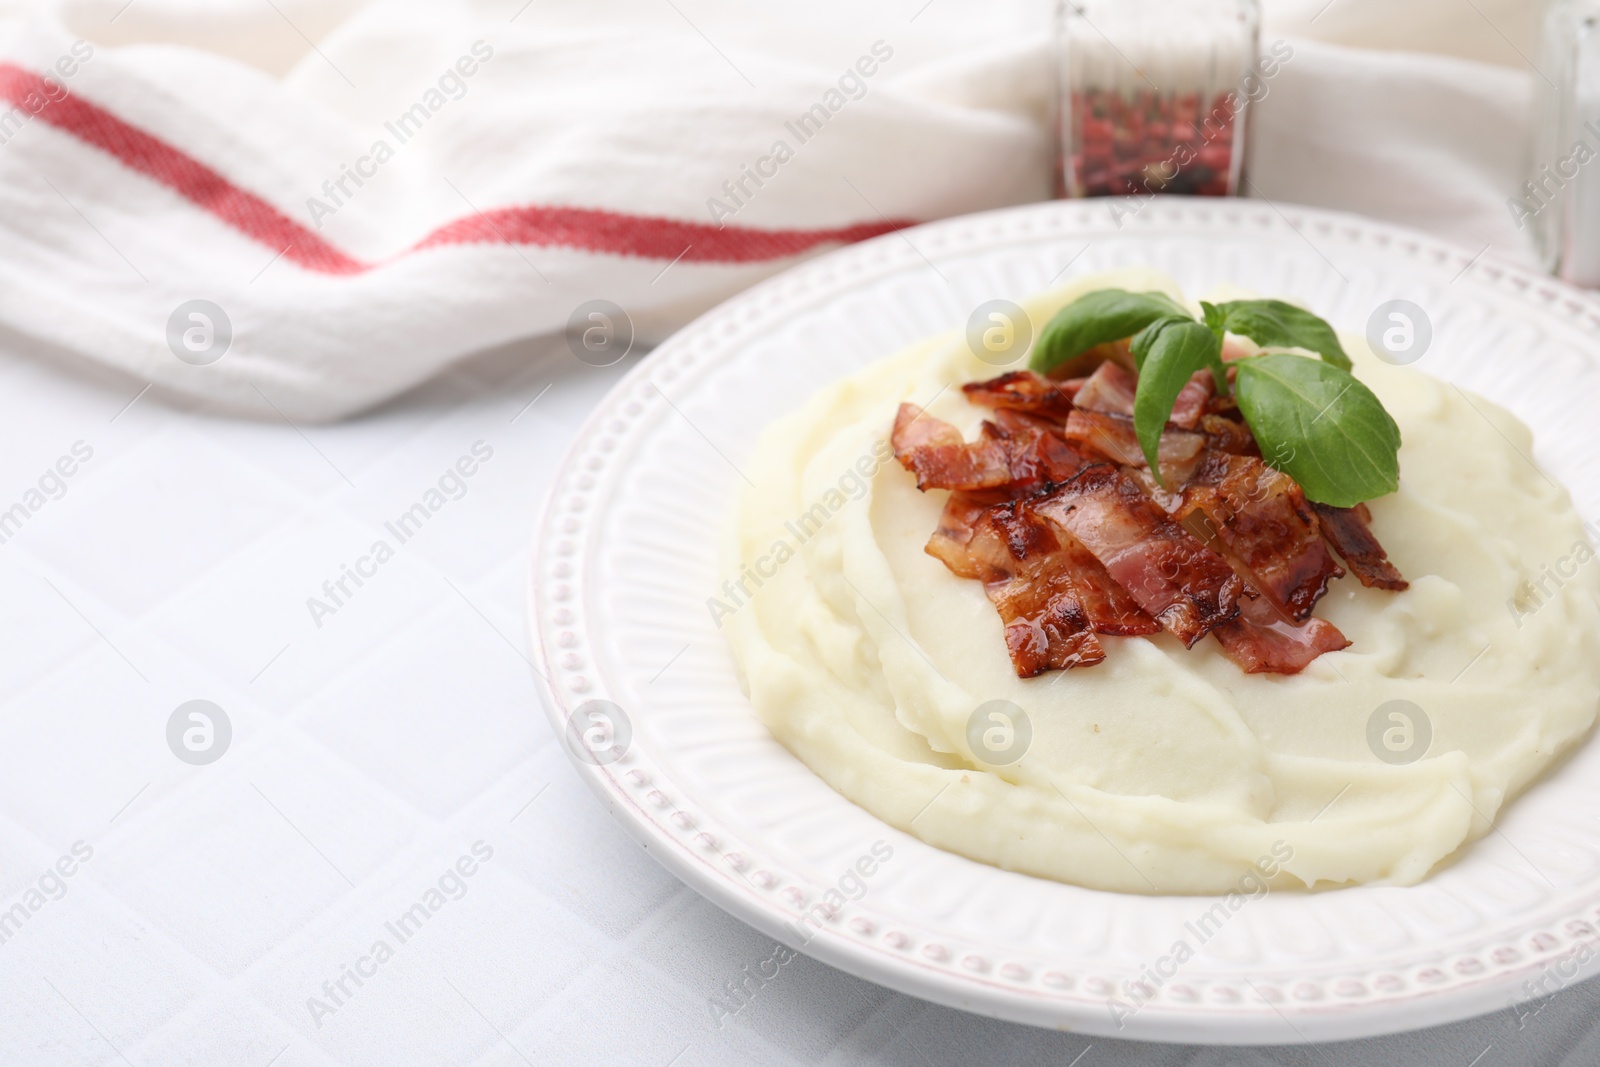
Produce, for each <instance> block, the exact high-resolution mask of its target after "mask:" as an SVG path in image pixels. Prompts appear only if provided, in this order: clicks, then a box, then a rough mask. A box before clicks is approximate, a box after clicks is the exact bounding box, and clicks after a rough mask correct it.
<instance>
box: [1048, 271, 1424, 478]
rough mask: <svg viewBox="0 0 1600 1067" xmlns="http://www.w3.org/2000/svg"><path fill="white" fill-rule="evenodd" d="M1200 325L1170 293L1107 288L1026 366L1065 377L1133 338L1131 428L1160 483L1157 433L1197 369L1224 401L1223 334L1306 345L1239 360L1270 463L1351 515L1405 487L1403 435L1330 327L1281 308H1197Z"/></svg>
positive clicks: (1252, 304) (1244, 394) (1058, 324)
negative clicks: (1100, 348)
mask: <svg viewBox="0 0 1600 1067" xmlns="http://www.w3.org/2000/svg"><path fill="white" fill-rule="evenodd" d="M1201 308H1202V311H1203V313H1204V316H1205V318H1204V321H1203V322H1201V321H1196V319H1195V318H1194V317H1193V316H1192V315H1190V314H1189V313H1188V311H1186V310H1185V309H1184V308H1183V307H1181V306H1180V305H1179V304H1178V303H1177V302H1176V301H1174V300H1173V299H1172V298H1171V297H1168V296H1167V295H1165V294H1164V293H1130V292H1126V291H1124V290H1121V289H1101V290H1097V291H1095V292H1092V293H1086V294H1085V295H1084V296H1082V297H1079V298H1078V299H1077V300H1075V301H1073V302H1072V303H1071V304H1068V305H1067V306H1066V307H1064V308H1062V309H1061V310H1060V311H1058V312H1057V313H1056V315H1055V316H1054V317H1053V318H1052V319H1051V320H1050V322H1049V324H1047V325H1046V326H1045V329H1044V331H1043V333H1041V334H1040V336H1039V340H1038V342H1037V343H1035V345H1034V348H1033V354H1032V357H1031V359H1030V360H1029V366H1030V367H1032V368H1033V369H1034V370H1036V371H1038V372H1040V373H1048V372H1049V371H1052V370H1058V369H1060V368H1063V367H1064V366H1065V365H1066V364H1068V363H1069V361H1071V360H1073V359H1075V358H1077V357H1079V356H1081V355H1083V354H1084V353H1085V352H1087V351H1088V350H1089V349H1091V348H1093V347H1095V346H1096V345H1100V344H1105V343H1107V342H1109V341H1120V340H1123V339H1124V338H1132V341H1131V342H1130V344H1129V350H1130V351H1131V352H1132V354H1133V359H1134V365H1135V366H1136V367H1137V369H1138V371H1139V386H1138V391H1137V392H1136V393H1135V395H1134V405H1133V427H1134V432H1135V433H1136V434H1137V435H1138V438H1139V445H1140V447H1141V448H1142V449H1143V450H1144V454H1145V458H1146V460H1148V461H1149V463H1150V471H1151V473H1152V474H1153V475H1154V476H1155V478H1156V481H1157V482H1159V483H1161V484H1163V485H1164V484H1165V483H1164V482H1163V481H1162V475H1161V467H1160V463H1159V459H1158V455H1159V449H1160V444H1161V433H1162V431H1163V430H1164V429H1165V428H1166V425H1167V421H1168V419H1170V418H1171V417H1172V408H1173V405H1174V404H1175V403H1176V402H1177V399H1178V394H1179V392H1181V391H1182V390H1183V387H1184V385H1185V384H1186V383H1187V382H1188V381H1189V379H1190V378H1191V377H1192V376H1193V375H1194V374H1195V372H1197V371H1202V370H1209V371H1211V373H1212V376H1213V378H1214V380H1215V381H1216V383H1217V391H1218V392H1219V393H1220V394H1223V395H1226V394H1227V392H1228V380H1227V375H1226V367H1225V366H1224V364H1223V362H1222V338H1223V335H1224V334H1225V333H1234V334H1238V335H1239V336H1242V337H1248V338H1250V339H1251V340H1252V341H1255V342H1256V343H1257V344H1259V345H1261V346H1262V347H1264V348H1268V349H1279V348H1299V349H1303V350H1305V351H1307V352H1314V353H1316V355H1317V356H1318V357H1319V358H1316V359H1312V358H1309V357H1306V356H1299V355H1293V354H1289V353H1284V352H1267V353H1264V354H1262V355H1259V356H1251V357H1248V358H1245V359H1240V360H1235V361H1234V363H1233V365H1234V366H1235V367H1236V368H1237V379H1238V380H1237V385H1238V400H1239V410H1240V412H1241V413H1242V414H1243V415H1244V418H1245V421H1246V422H1247V423H1248V424H1249V425H1250V429H1251V431H1252V432H1253V433H1254V434H1255V438H1256V442H1257V443H1258V444H1259V445H1260V446H1261V452H1262V457H1263V459H1265V460H1266V462H1267V463H1268V464H1270V465H1271V466H1273V467H1275V468H1277V469H1278V470H1281V471H1283V472H1284V473H1285V474H1287V475H1288V476H1289V477H1291V478H1293V479H1294V480H1295V481H1296V482H1297V483H1299V485H1300V487H1301V489H1303V490H1304V491H1305V494H1306V496H1307V498H1309V499H1311V500H1314V501H1317V502H1318V503H1322V504H1330V505H1332V506H1334V507H1354V506H1355V505H1356V504H1359V503H1361V502H1363V501H1366V500H1371V499H1374V498H1375V497H1380V496H1384V495H1386V494H1388V493H1392V492H1394V491H1395V490H1396V489H1397V488H1399V485H1400V461H1399V451H1400V428H1399V427H1398V426H1396V425H1395V421H1394V419H1392V418H1391V417H1390V416H1389V413H1388V412H1387V411H1385V410H1384V407H1383V404H1382V403H1381V402H1380V401H1379V400H1378V398H1377V396H1375V395H1374V394H1373V392H1372V390H1370V389H1368V388H1367V387H1366V386H1365V385H1363V384H1361V382H1359V381H1357V380H1356V378H1355V376H1354V375H1353V374H1351V373H1350V370H1351V363H1350V357H1349V356H1348V355H1346V354H1345V351H1344V349H1343V347H1341V346H1340V344H1339V338H1338V335H1337V334H1335V333H1334V331H1333V327H1331V326H1329V325H1328V323H1327V322H1325V321H1324V320H1322V319H1321V318H1318V317H1317V316H1316V315H1313V314H1312V313H1311V312H1309V311H1306V310H1305V309H1303V308H1298V307H1295V306H1294V305H1293V304H1286V303H1284V302H1283V301H1281V300H1233V301H1229V302H1227V303H1222V304H1204V303H1203V304H1201Z"/></svg>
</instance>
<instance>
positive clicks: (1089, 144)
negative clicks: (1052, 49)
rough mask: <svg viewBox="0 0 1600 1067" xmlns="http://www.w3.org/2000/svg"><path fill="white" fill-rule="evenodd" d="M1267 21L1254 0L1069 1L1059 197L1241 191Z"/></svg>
mask: <svg viewBox="0 0 1600 1067" xmlns="http://www.w3.org/2000/svg"><path fill="white" fill-rule="evenodd" d="M1260 21H1261V20H1260V10H1259V7H1258V4H1257V2H1256V0H1061V2H1060V3H1059V5H1058V7H1057V11H1056V60H1057V74H1058V92H1057V99H1056V130H1057V141H1056V147H1057V166H1056V192H1057V195H1059V196H1068V197H1080V196H1129V195H1134V196H1139V195H1147V194H1149V193H1196V194H1200V195H1206V196H1228V195H1232V194H1234V193H1236V192H1238V189H1239V182H1240V179H1241V176H1242V174H1243V166H1244V146H1245V132H1246V125H1247V123H1246V105H1247V103H1248V102H1249V101H1251V100H1254V99H1258V98H1259V95H1258V93H1259V92H1264V81H1263V73H1264V72H1263V71H1262V70H1259V69H1257V68H1258V66H1259V65H1260V64H1258V62H1257V59H1256V48H1257V38H1258V34H1259V27H1260ZM1262 61H1263V62H1267V63H1269V64H1271V65H1272V66H1273V73H1275V72H1276V69H1275V68H1276V63H1275V62H1274V61H1271V60H1270V59H1269V58H1268V57H1262ZM1265 76H1266V77H1270V76H1271V74H1266V75H1265ZM1258 85H1259V86H1260V89H1259V90H1258V89H1257V88H1256V86H1258Z"/></svg>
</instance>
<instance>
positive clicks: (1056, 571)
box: [974, 504, 1106, 678]
mask: <svg viewBox="0 0 1600 1067" xmlns="http://www.w3.org/2000/svg"><path fill="white" fill-rule="evenodd" d="M978 531H979V532H978V533H977V534H976V535H975V537H974V540H982V539H984V538H987V537H990V536H993V537H995V538H996V539H997V540H1000V541H1002V542H1003V543H1004V544H1005V546H1006V550H1007V554H1008V555H1009V556H1010V558H1011V568H1010V573H1009V574H1008V575H1007V576H1006V577H1004V578H1000V579H996V580H993V581H989V582H986V583H984V592H985V593H987V594H988V596H989V600H990V602H992V603H993V604H994V606H995V610H997V611H998V612H999V613H1000V620H1001V622H1003V623H1004V624H1005V635H1006V651H1007V652H1009V653H1010V654H1011V666H1012V667H1013V668H1015V670H1016V672H1017V677H1019V678H1032V677H1034V676H1035V675H1038V674H1042V673H1044V672H1045V671H1047V670H1070V669H1071V668H1073V667H1092V666H1094V665H1095V664H1096V663H1099V662H1100V661H1101V660H1103V659H1105V658H1106V652H1105V648H1104V646H1102V645H1101V644H1100V639H1099V638H1098V637H1096V636H1095V632H1094V626H1093V623H1092V621H1091V620H1090V618H1089V614H1088V612H1087V611H1086V610H1085V609H1084V605H1083V601H1082V598H1081V596H1080V594H1079V591H1078V588H1077V583H1076V582H1074V581H1073V578H1072V571H1073V568H1072V566H1071V564H1070V561H1068V560H1066V559H1063V558H1060V557H1061V556H1062V546H1061V542H1060V541H1059V540H1058V539H1057V538H1056V536H1055V534H1054V533H1053V532H1052V531H1051V529H1050V526H1049V524H1047V523H1046V522H1044V521H1043V520H1042V519H1040V518H1039V517H1038V516H1037V515H1035V514H1033V512H1032V510H1031V509H1030V508H1028V506H1027V505H1026V504H999V505H996V506H995V507H992V508H990V509H989V510H988V511H986V512H985V513H984V517H983V519H982V520H980V522H979V525H978Z"/></svg>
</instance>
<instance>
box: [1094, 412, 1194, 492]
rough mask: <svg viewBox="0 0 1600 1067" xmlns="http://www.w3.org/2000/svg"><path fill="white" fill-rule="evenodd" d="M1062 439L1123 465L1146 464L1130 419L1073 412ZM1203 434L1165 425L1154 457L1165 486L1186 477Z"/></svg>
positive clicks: (1142, 465)
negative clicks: (1064, 437)
mask: <svg viewBox="0 0 1600 1067" xmlns="http://www.w3.org/2000/svg"><path fill="white" fill-rule="evenodd" d="M1065 436H1066V439H1067V440H1068V441H1070V442H1072V443H1073V444H1075V445H1078V446H1079V447H1082V448H1084V449H1088V450H1090V451H1092V452H1094V453H1097V454H1099V455H1101V456H1104V457H1105V458H1106V459H1109V460H1111V461H1112V462H1113V463H1120V464H1122V465H1123V466H1125V467H1148V466H1149V463H1148V461H1146V460H1145V458H1144V449H1143V448H1141V447H1140V446H1139V437H1138V435H1137V434H1136V433H1134V429H1133V419H1132V418H1131V417H1129V416H1127V415H1117V414H1111V413H1107V412H1101V411H1074V412H1073V413H1072V414H1071V415H1070V416H1069V417H1068V418H1067V427H1066V431H1065ZM1207 440H1208V439H1207V437H1206V435H1205V434H1203V433H1193V432H1191V431H1188V430H1178V429H1173V428H1172V427H1171V425H1170V424H1169V426H1168V428H1167V429H1166V430H1165V431H1163V432H1162V434H1161V444H1160V446H1159V447H1158V448H1157V450H1156V458H1157V459H1159V460H1160V461H1161V476H1162V477H1163V478H1164V479H1166V481H1167V484H1168V485H1173V486H1178V485H1182V484H1183V483H1184V482H1186V481H1188V480H1189V476H1190V474H1191V473H1192V472H1193V471H1194V469H1195V466H1196V464H1198V463H1199V462H1200V459H1201V455H1202V454H1203V452H1204V451H1205V447H1206V443H1207Z"/></svg>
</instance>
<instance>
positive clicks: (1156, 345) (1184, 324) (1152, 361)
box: [1132, 318, 1224, 486]
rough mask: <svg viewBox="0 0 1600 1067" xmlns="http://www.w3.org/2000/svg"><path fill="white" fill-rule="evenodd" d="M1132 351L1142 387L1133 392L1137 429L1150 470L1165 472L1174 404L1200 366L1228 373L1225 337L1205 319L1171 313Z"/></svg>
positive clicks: (1142, 336)
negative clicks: (1163, 454) (1164, 445)
mask: <svg viewBox="0 0 1600 1067" xmlns="http://www.w3.org/2000/svg"><path fill="white" fill-rule="evenodd" d="M1132 347H1133V356H1134V359H1136V360H1138V362H1139V388H1138V391H1137V392H1135V393H1134V396H1133V431H1134V433H1135V434H1137V435H1138V438H1139V446H1140V447H1141V448H1143V449H1144V456H1145V459H1147V460H1149V461H1150V473H1151V474H1153V475H1155V479H1156V483H1157V484H1159V485H1161V486H1165V485H1166V484H1167V483H1166V482H1165V481H1163V480H1162V478H1161V462H1160V458H1159V455H1160V451H1161V431H1162V430H1164V429H1165V428H1166V425H1167V420H1168V419H1169V418H1171V416H1172V405H1173V404H1175V403H1176V402H1177V400H1178V394H1179V393H1180V392H1182V391H1183V387H1184V386H1185V385H1187V384H1189V379H1190V378H1191V377H1193V376H1194V372H1195V371H1198V370H1206V369H1208V368H1209V369H1210V370H1211V372H1212V373H1213V374H1220V373H1224V370H1223V366H1222V342H1221V341H1219V340H1217V335H1216V334H1214V333H1212V332H1211V330H1209V329H1208V328H1206V326H1205V325H1204V324H1202V323H1198V322H1196V321H1194V320H1193V319H1179V318H1170V319H1164V320H1162V321H1160V322H1157V323H1154V324H1152V325H1150V326H1147V327H1146V328H1145V329H1144V330H1143V331H1141V332H1140V334H1139V336H1138V337H1137V338H1135V339H1134V343H1133V346H1132Z"/></svg>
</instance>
